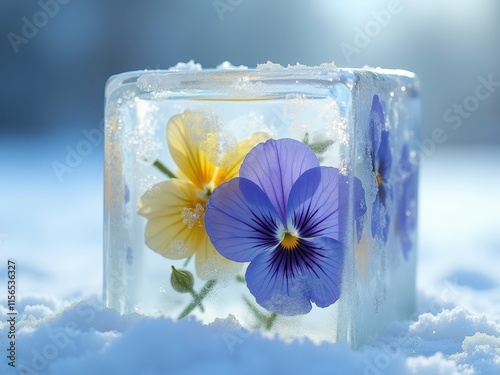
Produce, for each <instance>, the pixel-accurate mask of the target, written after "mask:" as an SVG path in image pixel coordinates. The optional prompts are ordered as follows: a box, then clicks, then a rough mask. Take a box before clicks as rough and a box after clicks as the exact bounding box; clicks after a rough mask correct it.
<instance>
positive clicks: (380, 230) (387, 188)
mask: <svg viewBox="0 0 500 375" xmlns="http://www.w3.org/2000/svg"><path fill="white" fill-rule="evenodd" d="M384 124H385V117H384V111H383V109H382V105H381V104H380V100H379V97H378V95H375V96H374V97H373V101H372V107H371V110H370V132H371V150H370V153H371V160H372V168H373V172H374V175H375V182H376V186H377V194H376V195H375V201H374V202H373V207H372V221H371V222H372V236H373V237H375V238H379V239H381V240H382V241H383V242H384V243H385V242H386V241H387V234H388V232H389V223H390V214H389V206H390V204H391V201H392V186H391V181H390V179H391V165H392V155H391V150H390V148H389V131H388V130H387V129H385V128H384Z"/></svg>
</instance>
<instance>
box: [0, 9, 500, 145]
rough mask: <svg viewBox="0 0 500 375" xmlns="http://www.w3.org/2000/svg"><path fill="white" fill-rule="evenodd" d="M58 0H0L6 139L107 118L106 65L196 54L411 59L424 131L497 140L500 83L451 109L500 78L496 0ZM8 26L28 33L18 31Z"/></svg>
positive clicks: (59, 133)
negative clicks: (480, 86) (461, 107)
mask: <svg viewBox="0 0 500 375" xmlns="http://www.w3.org/2000/svg"><path fill="white" fill-rule="evenodd" d="M60 1H61V2H62V3H64V4H61V3H59V2H58V0H40V1H22V2H21V1H14V0H2V1H1V2H0V56H1V58H0V63H1V69H0V77H1V82H2V85H1V88H0V136H1V137H2V139H5V138H6V137H9V138H10V136H18V135H20V136H22V137H36V138H40V137H45V136H50V137H53V136H56V137H59V139H61V137H62V138H65V139H69V140H70V141H71V139H72V138H71V136H72V135H73V136H76V137H81V133H80V131H81V129H83V128H87V129H89V128H96V127H98V126H99V123H100V121H101V119H102V116H103V92H104V85H105V82H106V79H107V78H108V77H109V76H110V75H112V74H115V73H120V72H123V71H128V70H136V69H147V68H149V69H156V68H168V67H170V66H172V65H175V64H176V63H177V62H178V61H184V62H186V61H188V60H190V59H194V60H195V61H196V62H198V63H201V64H202V65H203V66H204V67H215V66H216V65H218V64H219V63H221V62H222V61H224V60H229V61H231V62H232V63H233V64H235V65H239V64H244V65H248V66H250V67H252V66H255V65H256V64H258V63H263V62H266V61H267V60H271V61H273V62H277V63H281V64H285V65H286V64H295V63H296V62H301V63H303V64H309V65H316V64H319V63H322V62H330V61H335V62H336V63H337V65H339V66H343V67H362V66H363V65H365V64H367V65H371V66H381V67H386V68H403V69H407V70H411V71H414V72H416V73H417V74H418V75H419V76H420V78H421V83H422V93H423V97H422V100H423V110H424V112H423V130H424V131H423V133H422V135H423V137H424V138H430V137H432V130H433V129H435V128H442V129H443V130H444V131H445V133H446V141H445V142H447V143H448V142H449V143H499V142H500V126H499V118H500V107H499V106H498V102H499V100H500V87H496V88H494V90H493V92H492V93H489V94H490V95H489V96H488V98H487V99H484V100H479V101H478V102H479V104H478V105H476V106H474V105H475V103H474V99H470V98H469V99H470V100H472V101H470V102H469V108H471V105H472V108H474V110H473V111H465V112H464V113H463V114H462V115H460V114H459V115H458V116H459V117H458V119H457V117H455V118H454V120H452V119H451V118H448V121H446V119H444V118H443V116H444V115H445V114H446V112H447V111H452V112H453V111H454V109H453V105H454V104H463V102H464V100H465V101H466V100H467V98H468V97H469V96H471V95H472V96H474V95H475V89H476V87H477V85H478V84H479V83H480V81H479V78H480V77H484V78H487V77H488V76H490V77H491V79H492V80H493V81H495V82H500V49H499V40H500V2H498V1H496V0H478V1H462V2H456V1H452V0H442V1H439V2H436V1H432V0H400V1H397V0H387V1H366V0H365V1H362V0H355V1H343V0H337V1H336V0H333V1H332V0H309V1H298V0H295V1H290V0H273V1H269V0H168V1H165V0H147V1H132V0H108V1H97V0H87V1H81V0H80V1H79V0H60ZM54 2H56V4H57V6H56V7H55V6H53V4H52V3H54ZM42 4H47V7H48V9H50V11H47V10H45V11H44V6H42ZM50 4H52V5H51V6H49V5H50ZM391 11H392V12H391ZM40 12H42V13H45V14H48V16H44V15H43V14H42V15H40V14H39V13H40ZM50 13H52V14H50ZM387 14H389V15H390V16H389V17H387ZM24 17H25V19H24ZM26 20H28V21H29V22H32V23H35V27H36V22H38V24H39V25H41V26H40V27H36V29H38V30H37V31H36V35H30V34H29V33H30V32H31V33H34V32H33V30H32V29H31V30H30V29H29V28H27V29H26V28H25V30H24V31H25V34H24V35H23V26H24V25H25V24H26ZM374 23H375V24H374ZM377 24H378V26H377ZM9 33H14V34H16V35H18V36H20V37H23V38H24V36H25V35H27V36H29V37H27V38H26V39H25V40H24V41H25V43H19V42H12V40H11V39H12V38H13V36H12V35H13V34H10V37H9ZM361 33H364V34H365V35H366V36H365V37H363V36H361V35H360V34H361ZM347 45H350V46H352V47H353V48H355V49H356V50H353V51H355V52H352V53H350V54H349V53H345V51H343V47H342V46H344V50H345V49H346V48H349V47H347ZM16 50H17V51H16ZM499 86H500V84H499ZM483 91H484V90H483ZM486 93H488V92H486ZM475 107H477V108H475ZM452 112H449V113H448V115H452ZM454 115H457V114H456V113H455V114H454ZM458 120H460V124H459V126H458V125H455V127H457V129H453V128H452V125H453V124H457V121H458ZM101 126H102V124H101ZM68 137H70V138H68ZM66 143H67V142H66Z"/></svg>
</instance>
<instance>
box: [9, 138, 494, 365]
mask: <svg viewBox="0 0 500 375" xmlns="http://www.w3.org/2000/svg"><path fill="white" fill-rule="evenodd" d="M82 139H84V138H83V137H82V138H81V139H79V138H75V139H70V140H68V146H69V147H72V148H76V147H77V145H78V143H79V142H81V141H82ZM2 146H5V145H2ZM440 147H441V149H438V150H437V152H436V153H435V154H433V155H432V156H431V157H429V158H428V160H425V161H424V163H423V167H422V173H421V178H420V187H421V190H420V199H421V200H420V217H419V225H420V233H419V234H420V255H419V258H420V259H419V266H418V267H419V268H418V290H419V293H418V296H419V303H418V306H419V307H418V311H417V312H416V314H415V316H414V319H412V320H409V321H401V322H394V324H392V325H391V327H390V328H389V329H388V331H387V332H386V334H385V335H383V336H382V337H380V338H379V339H378V340H377V341H376V342H373V343H371V344H370V345H367V346H365V347H362V348H361V349H359V350H357V351H353V350H352V349H350V348H349V347H348V346H347V345H346V344H344V343H339V344H335V345H332V344H323V345H319V346H317V345H315V344H313V343H311V342H308V341H304V342H293V343H291V344H285V343H283V342H281V341H279V340H277V339H274V340H269V339H265V338H262V337H261V336H260V335H259V334H256V333H249V332H246V331H243V330H241V329H238V327H237V324H236V323H235V321H234V320H233V319H231V317H228V319H226V320H225V321H218V322H215V323H213V324H211V325H209V326H203V325H201V324H199V323H197V322H195V321H193V320H184V321H180V322H174V321H171V320H167V319H161V318H156V319H152V318H148V317H143V316H139V315H137V314H130V315H124V316H120V315H119V314H117V313H116V312H115V311H113V310H109V309H106V308H103V306H102V303H101V300H100V298H101V282H102V247H101V231H102V198H101V197H102V194H101V191H102V182H101V175H102V168H101V163H102V155H100V151H97V148H96V150H95V151H94V152H93V153H92V154H91V155H89V156H87V157H85V158H83V160H81V161H80V163H79V164H78V165H77V166H75V167H74V168H72V172H71V173H67V174H65V175H64V176H63V179H62V181H59V179H58V178H57V176H56V175H55V173H54V171H53V169H52V163H53V161H59V162H63V161H64V159H65V157H66V155H67V149H66V148H65V145H62V146H61V145H59V144H56V145H53V147H52V148H50V150H52V151H51V152H46V153H43V152H40V153H39V154H38V157H36V158H35V157H33V158H31V159H27V158H26V157H24V158H23V157H22V155H21V151H19V150H26V149H27V148H26V147H22V148H18V147H16V145H10V147H0V167H1V170H2V171H3V173H4V174H5V175H6V179H5V180H2V184H0V196H2V197H4V198H3V199H2V200H1V201H0V204H1V207H0V208H1V212H2V214H1V215H0V235H1V236H0V249H1V252H0V254H1V258H0V280H1V282H0V288H1V289H2V291H1V294H0V296H1V297H0V317H1V319H0V321H1V323H0V347H1V348H2V353H1V354H2V355H1V356H0V373H1V374H53V375H59V374H61V375H62V374H64V375H67V374H86V375H87V374H95V375H98V374H175V375H176V374H299V373H307V374H363V375H366V374H368V375H374V374H397V375H404V374H418V375H434V374H445V375H451V374H467V375H472V374H492V375H495V374H500V293H499V292H500V273H499V272H498V265H499V264H500V251H499V250H500V231H499V220H498V219H499V214H498V210H499V209H500V196H499V194H498V191H499V190H498V186H500V164H499V163H498V161H499V160H500V151H497V150H495V149H491V148H485V147H482V148H469V149H464V148H463V147H462V148H460V149H458V148H456V149H455V148H449V147H448V148H445V147H444V146H440ZM4 181H15V182H9V183H7V184H5V183H4ZM7 218H9V220H7ZM7 259H13V260H15V261H16V265H17V290H18V294H17V297H18V301H17V309H18V316H17V325H16V329H17V332H16V335H17V336H16V367H15V368H11V367H9V366H8V365H7V363H8V359H7V358H6V353H7V350H6V349H7V348H8V340H7V334H8V330H9V325H7V324H6V323H5V322H6V320H7V319H8V317H9V316H8V315H7V308H6V306H7V304H6V299H5V292H4V291H5V290H6V285H7V283H6V270H7Z"/></svg>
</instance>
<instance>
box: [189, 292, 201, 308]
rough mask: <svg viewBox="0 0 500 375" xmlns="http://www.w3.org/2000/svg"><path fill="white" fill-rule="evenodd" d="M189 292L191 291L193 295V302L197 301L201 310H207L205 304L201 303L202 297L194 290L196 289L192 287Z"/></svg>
mask: <svg viewBox="0 0 500 375" xmlns="http://www.w3.org/2000/svg"><path fill="white" fill-rule="evenodd" d="M189 293H191V295H192V296H193V302H196V305H197V306H199V307H200V310H201V312H205V308H204V307H203V304H202V303H201V299H200V296H199V295H198V293H196V292H195V291H194V289H191V290H190V291H189Z"/></svg>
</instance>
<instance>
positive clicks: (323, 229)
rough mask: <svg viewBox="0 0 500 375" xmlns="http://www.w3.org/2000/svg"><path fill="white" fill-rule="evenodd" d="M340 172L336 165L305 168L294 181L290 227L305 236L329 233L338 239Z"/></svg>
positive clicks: (288, 213) (289, 205)
mask: <svg viewBox="0 0 500 375" xmlns="http://www.w3.org/2000/svg"><path fill="white" fill-rule="evenodd" d="M339 177H340V175H339V171H338V169H336V168H333V167H316V168H312V169H309V170H308V171H305V172H304V173H303V174H302V175H301V176H300V177H299V178H298V179H297V181H296V182H295V184H294V185H293V187H292V191H291V192H290V197H289V200H288V206H287V218H288V220H289V222H290V221H291V222H290V223H289V225H288V227H289V228H290V227H293V228H295V229H296V230H297V231H298V233H299V236H300V237H302V238H314V237H322V236H327V237H331V238H334V239H336V240H338V239H339V220H347V209H344V210H342V212H343V213H344V214H345V215H346V217H342V218H339V204H342V205H347V204H348V202H346V201H345V200H343V201H342V202H340V201H339Z"/></svg>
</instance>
